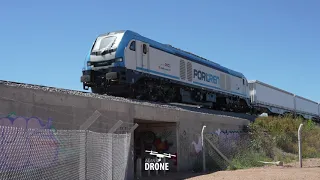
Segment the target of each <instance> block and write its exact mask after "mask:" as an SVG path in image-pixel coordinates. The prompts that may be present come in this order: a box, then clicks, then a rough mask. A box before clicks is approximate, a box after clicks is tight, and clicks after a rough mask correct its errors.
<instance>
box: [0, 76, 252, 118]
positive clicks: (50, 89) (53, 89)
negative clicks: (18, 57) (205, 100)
mask: <svg viewBox="0 0 320 180" xmlns="http://www.w3.org/2000/svg"><path fill="white" fill-rule="evenodd" d="M1 84H3V85H6V86H11V87H18V88H26V89H34V90H43V91H47V92H55V93H64V94H69V95H72V96H83V97H90V98H97V99H107V100H112V101H119V102H126V103H132V104H139V105H146V106H152V107H159V108H167V109H172V110H178V111H191V112H197V113H203V114H211V115H218V116H227V117H234V118H243V119H248V120H250V121H253V120H254V119H255V116H252V115H248V114H241V113H233V112H223V111H216V110H210V109H204V108H196V107H189V106H184V105H168V104H163V103H155V102H147V101H140V100H133V99H127V98H123V97H116V96H109V95H99V94H94V93H91V92H85V91H78V90H69V89H62V88H56V87H49V86H41V85H35V84H26V83H19V82H12V81H5V80H0V85H1Z"/></svg>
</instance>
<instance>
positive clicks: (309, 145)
mask: <svg viewBox="0 0 320 180" xmlns="http://www.w3.org/2000/svg"><path fill="white" fill-rule="evenodd" d="M301 123H303V124H304V126H303V127H302V133H301V138H302V156H303V158H315V157H320V141H319V138H320V127H319V126H317V125H316V123H315V122H313V121H311V120H304V119H302V118H294V117H292V116H284V117H259V118H257V119H256V120H255V122H253V123H250V124H249V134H250V145H249V147H248V146H247V147H243V148H241V149H240V150H239V152H238V154H237V155H236V156H234V158H233V159H232V162H233V163H234V165H235V166H236V167H237V168H248V167H254V166H261V165H263V164H262V163H260V162H258V161H272V160H273V161H284V162H290V161H292V160H297V154H298V133H297V132H298V128H299V125H300V124H301Z"/></svg>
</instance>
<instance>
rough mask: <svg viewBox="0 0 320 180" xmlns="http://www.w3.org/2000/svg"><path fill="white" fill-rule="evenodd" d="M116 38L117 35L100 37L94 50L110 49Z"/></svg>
mask: <svg viewBox="0 0 320 180" xmlns="http://www.w3.org/2000/svg"><path fill="white" fill-rule="evenodd" d="M116 39H117V37H115V36H107V37H98V38H97V40H96V42H95V44H94V46H93V48H92V52H96V51H102V50H106V49H110V48H111V47H112V46H113V44H114V43H115V41H116Z"/></svg>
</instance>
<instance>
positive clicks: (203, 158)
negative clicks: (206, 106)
mask: <svg viewBox="0 0 320 180" xmlns="http://www.w3.org/2000/svg"><path fill="white" fill-rule="evenodd" d="M205 127H206V126H205V125H204V126H202V131H201V140H202V165H203V172H206V154H205V149H204V141H203V131H204V128H205Z"/></svg>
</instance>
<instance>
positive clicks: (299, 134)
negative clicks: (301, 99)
mask: <svg viewBox="0 0 320 180" xmlns="http://www.w3.org/2000/svg"><path fill="white" fill-rule="evenodd" d="M302 126H303V124H300V126H299V129H298V146H299V165H300V168H302V150H301V129H302Z"/></svg>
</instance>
